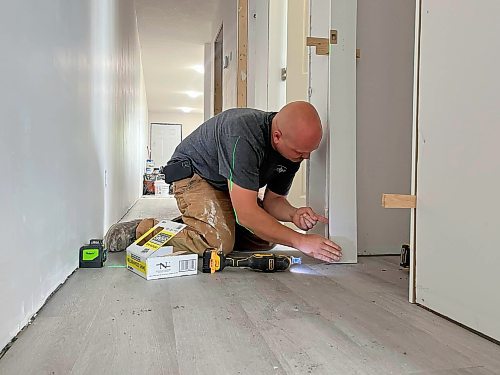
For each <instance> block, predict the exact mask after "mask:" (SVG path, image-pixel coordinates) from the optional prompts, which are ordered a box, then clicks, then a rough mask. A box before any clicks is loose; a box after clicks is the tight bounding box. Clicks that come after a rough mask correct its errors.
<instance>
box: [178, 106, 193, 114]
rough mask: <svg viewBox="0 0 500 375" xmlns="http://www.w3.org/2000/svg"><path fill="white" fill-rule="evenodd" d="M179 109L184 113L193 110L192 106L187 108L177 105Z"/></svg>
mask: <svg viewBox="0 0 500 375" xmlns="http://www.w3.org/2000/svg"><path fill="white" fill-rule="evenodd" d="M179 109H180V110H181V111H182V112H184V113H189V112H192V111H193V108H189V107H179Z"/></svg>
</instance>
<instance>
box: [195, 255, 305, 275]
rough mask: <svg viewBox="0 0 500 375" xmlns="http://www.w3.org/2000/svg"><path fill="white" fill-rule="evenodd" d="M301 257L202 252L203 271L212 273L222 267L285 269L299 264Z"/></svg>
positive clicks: (270, 270)
mask: <svg viewBox="0 0 500 375" xmlns="http://www.w3.org/2000/svg"><path fill="white" fill-rule="evenodd" d="M301 261H302V260H301V258H296V257H292V256H288V255H278V254H251V255H247V256H233V255H230V256H228V255H224V253H223V252H222V251H220V250H217V249H206V250H205V252H204V253H203V272H204V273H214V272H219V271H222V270H223V269H224V267H246V268H250V269H252V270H256V271H262V272H276V271H286V270H287V269H289V268H290V266H291V265H292V264H301Z"/></svg>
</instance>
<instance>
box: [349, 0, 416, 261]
mask: <svg viewBox="0 0 500 375" xmlns="http://www.w3.org/2000/svg"><path fill="white" fill-rule="evenodd" d="M414 19H415V1H414V0H401V1H394V0H377V1H373V0H358V26H357V47H358V48H360V49H361V58H360V59H358V62H357V72H356V74H357V153H356V158H357V164H356V169H357V199H358V248H359V253H360V254H389V253H399V251H400V249H401V244H403V243H408V241H409V236H410V233H409V228H410V212H409V210H384V209H383V208H382V207H381V204H380V199H381V195H382V193H398V194H409V193H410V182H411V139H412V135H411V131H412V95H413V45H414V25H415V22H414Z"/></svg>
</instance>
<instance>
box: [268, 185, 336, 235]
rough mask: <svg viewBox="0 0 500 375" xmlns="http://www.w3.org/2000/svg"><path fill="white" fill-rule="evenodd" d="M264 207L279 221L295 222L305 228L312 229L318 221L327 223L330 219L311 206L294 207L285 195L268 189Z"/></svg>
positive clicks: (299, 226)
mask: <svg viewBox="0 0 500 375" xmlns="http://www.w3.org/2000/svg"><path fill="white" fill-rule="evenodd" d="M264 209H265V210H266V211H267V212H268V213H269V214H270V215H271V216H273V217H274V218H276V219H277V220H279V221H286V222H292V223H294V224H295V225H296V226H297V228H300V229H303V230H309V229H312V228H313V227H314V226H315V225H316V224H317V222H318V221H320V222H322V223H325V224H327V223H328V219H327V218H326V217H324V216H321V215H318V214H317V213H316V212H314V211H313V209H312V208H311V207H300V208H296V207H293V206H292V205H291V204H290V202H288V200H287V199H286V197H285V196H283V195H278V194H276V193H273V192H272V191H271V190H269V189H267V190H266V194H265V195H264Z"/></svg>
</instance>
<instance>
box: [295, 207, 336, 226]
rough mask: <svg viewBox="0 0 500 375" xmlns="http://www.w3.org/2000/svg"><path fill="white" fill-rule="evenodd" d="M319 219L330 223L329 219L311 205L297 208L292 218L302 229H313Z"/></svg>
mask: <svg viewBox="0 0 500 375" xmlns="http://www.w3.org/2000/svg"><path fill="white" fill-rule="evenodd" d="M318 221H320V222H322V223H325V224H328V219H327V218H326V217H324V216H321V215H318V214H317V213H316V212H314V211H313V209H312V208H311V207H301V208H297V210H296V211H295V214H294V215H293V218H292V222H293V223H294V224H295V225H296V226H297V228H300V229H302V230H309V229H312V228H313V227H314V226H315V225H316V224H317V222H318Z"/></svg>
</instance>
